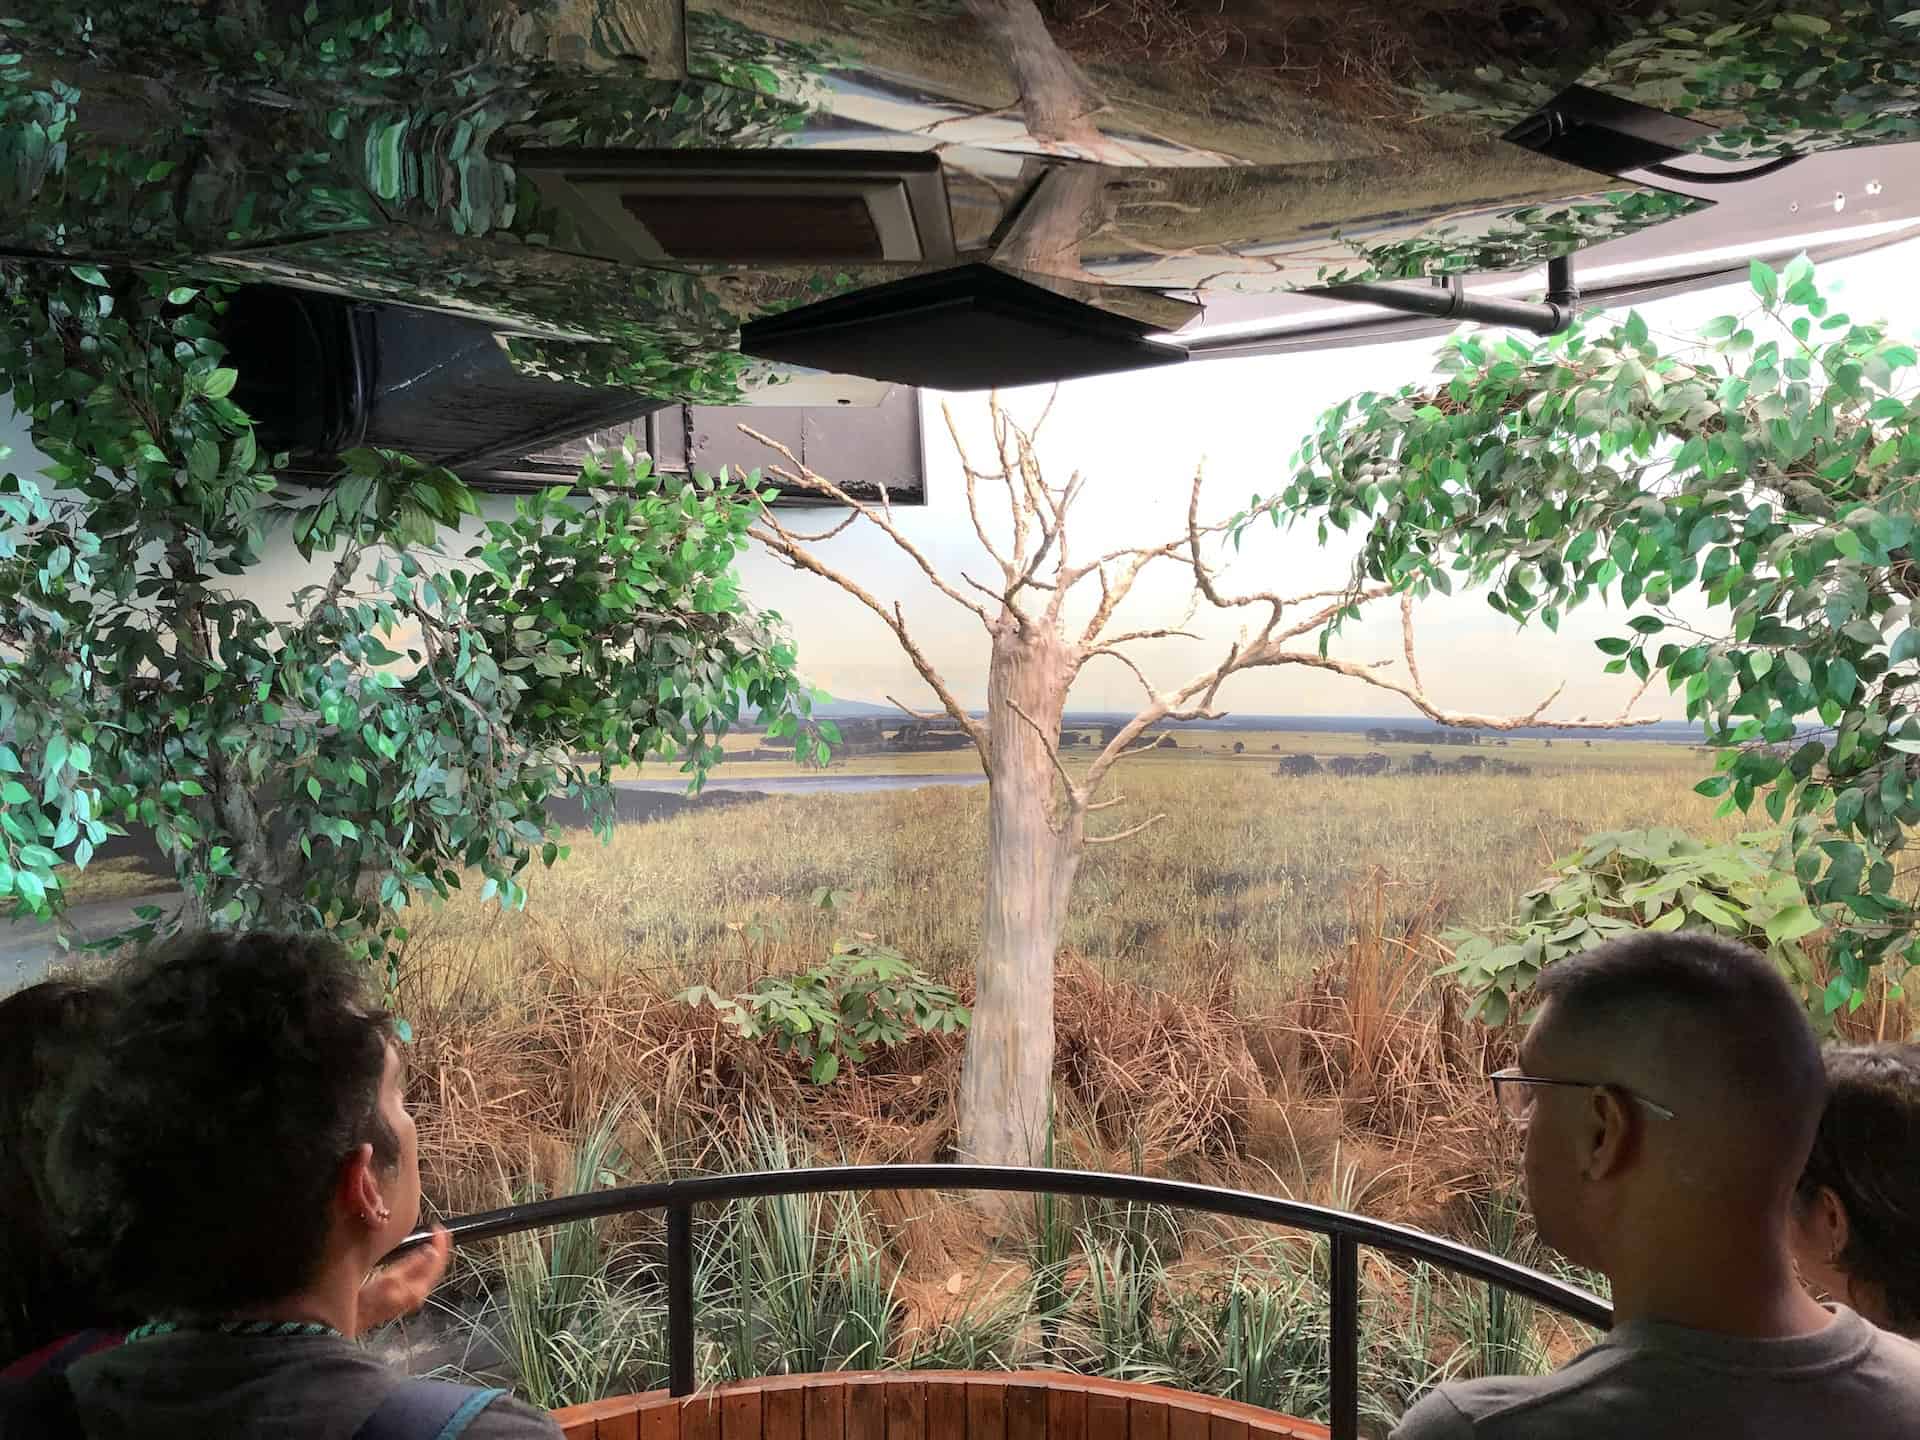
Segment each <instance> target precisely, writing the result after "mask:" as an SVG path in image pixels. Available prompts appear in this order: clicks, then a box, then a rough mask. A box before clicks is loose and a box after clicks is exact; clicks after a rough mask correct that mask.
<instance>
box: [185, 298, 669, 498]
mask: <svg viewBox="0 0 1920 1440" xmlns="http://www.w3.org/2000/svg"><path fill="white" fill-rule="evenodd" d="M221 339H222V340H223V342H224V343H225V344H226V345H227V347H228V353H229V355H230V357H231V363H232V365H233V366H234V368H235V369H237V370H238V371H239V373H240V378H239V380H238V382H237V383H236V384H235V386H234V392H233V399H234V403H235V404H237V405H239V406H240V408H241V409H243V410H245V411H246V412H247V414H248V415H250V416H252V417H253V418H254V421H255V423H256V424H257V425H258V426H259V429H260V439H261V442H262V445H263V447H265V448H267V449H269V450H286V451H289V452H291V464H290V465H289V466H288V473H289V475H290V476H292V477H295V478H303V479H311V480H324V479H327V478H330V477H332V476H333V475H335V474H336V473H337V472H338V470H339V462H338V456H339V454H340V452H341V451H343V450H350V449H352V448H354V447H355V446H359V445H378V446H383V447H385V448H388V449H392V450H400V451H404V452H405V453H406V454H409V455H412V456H414V457H415V458H416V459H420V460H429V461H433V462H436V463H438V464H442V465H447V466H450V467H452V468H453V469H455V470H457V471H461V472H462V473H465V472H466V471H468V470H469V469H474V468H484V467H485V466H486V464H487V463H488V462H489V461H492V460H495V459H497V458H501V457H511V456H519V455H525V454H528V453H529V452H531V451H536V450H539V449H541V448H542V447H543V446H546V445H549V444H552V443H554V442H556V441H561V440H565V439H568V438H570V437H572V436H575V435H579V434H582V433H583V432H585V431H589V430H593V429H596V428H598V427H600V426H604V425H610V424H613V423H614V422H615V421H625V420H632V419H634V418H635V417H637V416H641V415H644V414H645V413H646V412H647V411H648V410H649V409H653V408H656V407H657V406H658V405H660V404H662V403H664V402H661V401H653V400H649V399H648V397H647V396H645V395H639V394H636V393H635V392H634V391H632V390H629V389H626V388H624V387H605V388H603V387H595V386H586V385H572V384H567V383H565V382H563V381H557V380H550V379H546V378H544V377H542V376H539V375H535V374H530V373H528V372H527V371H526V370H525V369H523V368H521V367H519V366H517V365H515V364H514V363H513V361H512V360H511V359H510V358H509V357H508V355H507V353H506V351H505V349H504V348H503V346H502V343H501V339H500V336H499V335H498V334H497V333H496V332H495V331H493V330H491V329H489V328H488V327H487V326H485V325H481V324H477V323H475V322H474V321H471V320H466V319H461V318H458V317H455V316H450V315H443V314H437V313H435V312H433V311H430V310H415V309H411V308H406V307H401V306H392V305H364V304H360V303H357V302H355V301H351V300H346V299H342V298H340V297H338V296H334V295H326V294H321V293H319V292H317V291H307V290H292V289H286V288H281V287H276V286H269V285H256V286H248V287H246V288H244V289H242V290H240V291H239V292H238V293H237V294H236V295H235V296H234V299H233V301H232V303H231V304H230V306H229V308H228V312H227V316H226V319H225V321H224V322H223V325H222V327H221Z"/></svg>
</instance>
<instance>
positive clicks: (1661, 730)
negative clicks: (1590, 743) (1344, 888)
mask: <svg viewBox="0 0 1920 1440" xmlns="http://www.w3.org/2000/svg"><path fill="white" fill-rule="evenodd" d="M813 713H814V714H815V715H816V716H818V717H819V718H821V719H823V720H856V719H878V720H905V719H907V718H909V717H908V715H907V713H906V712H905V711H904V710H902V709H900V707H899V706H897V705H875V704H872V703H870V702H869V701H865V700H842V699H839V698H834V699H830V700H827V701H825V702H823V703H821V704H819V705H816V706H814V709H813ZM972 713H973V714H975V715H978V714H981V713H983V712H981V711H979V710H975V711H973V712H972ZM1132 718H1133V716H1132V714H1131V713H1127V714H1121V713H1118V712H1115V711H1105V710H1069V711H1068V712H1067V714H1066V717H1065V720H1064V721H1063V724H1064V725H1065V727H1066V728H1067V729H1069V730H1071V729H1075V728H1082V729H1091V728H1093V727H1095V726H1098V725H1103V724H1107V725H1111V724H1118V723H1124V722H1126V721H1128V720H1131V719H1132ZM1451 728H1452V727H1450V726H1442V725H1436V724H1434V723H1433V721H1431V720H1428V719H1426V718H1425V717H1424V716H1416V717H1412V718H1409V717H1407V716H1405V715H1252V714H1245V715H1243V714H1232V715H1226V716H1223V717H1222V718H1220V719H1218V720H1186V721H1173V722H1166V723H1163V724H1160V725H1156V726H1155V727H1154V729H1156V730H1299V731H1311V732H1319V733H1326V734H1335V735H1339V734H1364V733H1365V732H1366V731H1368V730H1374V729H1390V730H1416V731H1430V732H1432V733H1433V734H1435V735H1438V734H1439V733H1440V732H1441V731H1443V730H1446V729H1451ZM1500 733H1502V734H1503V735H1511V736H1514V737H1516V738H1519V739H1524V740H1561V739H1573V738H1576V737H1577V738H1580V739H1586V740H1663V741H1668V742H1670V743H1675V744H1685V745H1696V744H1699V743H1700V739H1701V732H1700V726H1699V725H1698V724H1696V723H1694V722H1692V721H1688V720H1661V721H1658V722H1656V723H1655V724H1652V725H1636V726H1632V727H1629V728H1626V729H1621V730H1567V729H1563V728H1561V727H1559V726H1555V725H1529V726H1527V727H1526V728H1525V729H1521V730H1505V731H1502V732H1500Z"/></svg>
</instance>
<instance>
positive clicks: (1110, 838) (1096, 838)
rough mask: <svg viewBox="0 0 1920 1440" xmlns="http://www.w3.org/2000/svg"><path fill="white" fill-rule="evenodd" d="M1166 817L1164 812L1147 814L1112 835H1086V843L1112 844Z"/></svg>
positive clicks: (1130, 836)
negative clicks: (1136, 823) (1140, 819)
mask: <svg viewBox="0 0 1920 1440" xmlns="http://www.w3.org/2000/svg"><path fill="white" fill-rule="evenodd" d="M1166 818H1167V817H1166V816H1165V815H1164V814H1161V815H1149V816H1148V817H1147V818H1146V819H1145V820H1142V821H1141V822H1140V823H1139V824H1138V825H1131V826H1128V827H1127V828H1126V829H1125V830H1119V831H1116V832H1115V833H1113V834H1112V835H1089V836H1087V844H1089V845H1112V844H1115V843H1117V842H1119V841H1121V840H1131V839H1132V838H1133V837H1134V836H1136V835H1138V834H1139V833H1140V832H1141V831H1142V830H1144V829H1146V828H1147V827H1148V826H1149V825H1157V824H1159V823H1160V822H1161V821H1162V820H1164V819H1166Z"/></svg>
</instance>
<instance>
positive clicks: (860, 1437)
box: [847, 1375, 887, 1440]
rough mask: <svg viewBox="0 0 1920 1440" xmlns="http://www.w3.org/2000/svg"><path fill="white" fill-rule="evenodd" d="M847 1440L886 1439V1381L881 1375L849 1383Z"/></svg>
mask: <svg viewBox="0 0 1920 1440" xmlns="http://www.w3.org/2000/svg"><path fill="white" fill-rule="evenodd" d="M847 1440H887V1382H886V1381H885V1380H883V1379H880V1378H879V1377H878V1376H874V1375H862V1376H857V1377H855V1378H854V1379H851V1380H849V1381H847Z"/></svg>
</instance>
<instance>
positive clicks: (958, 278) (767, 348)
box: [740, 265, 1186, 390]
mask: <svg viewBox="0 0 1920 1440" xmlns="http://www.w3.org/2000/svg"><path fill="white" fill-rule="evenodd" d="M1154 333H1156V332H1155V331H1154V328H1153V327H1152V326H1150V325H1147V324H1144V323H1143V322H1141V321H1138V320H1131V319H1128V318H1127V317H1126V316H1124V315H1115V314H1111V313H1110V312H1108V311H1105V310H1101V309H1097V308H1096V307H1094V306H1092V305H1087V304H1084V303H1082V302H1081V301H1078V300H1074V299H1071V298H1069V297H1068V296H1065V295H1060V294H1057V293H1055V292H1054V291H1052V290H1049V289H1046V288H1044V287H1042V286H1039V285H1035V284H1032V283H1030V282H1029V281H1026V280H1022V279H1019V278H1018V277H1016V276H1013V275H1009V274H1007V273H1006V272H1005V271H1004V270H998V269H995V268H994V267H993V266H991V265H963V266H960V267H958V268H955V269H952V270H942V271H939V272H938V273H936V274H932V275H915V276H911V277H909V278H908V279H905V280H896V281H894V282H893V283H891V284H888V285H879V286H875V287H874V288H872V289H870V290H862V291H860V292H858V293H857V294H853V295H843V296H836V297H835V298H833V299H831V300H823V301H821V302H820V303H819V304H816V305H807V306H804V307H802V308H800V309H798V310H788V311H786V312H784V313H783V314H779V315H771V316H768V317H766V318H765V319H761V320H754V321H750V322H749V323H748V324H746V325H743V326H742V327H741V329H740V349H741V350H742V352H744V353H745V354H748V355H754V356H758V357H759V358H760V359H763V360H778V361H781V362H783V363H786V364H789V365H801V366H806V367H808V368H811V369H816V370H832V371H841V372H845V373H848V374H856V375H868V376H872V377H873V378H875V379H878V380H893V381H896V382H899V383H901V384H906V385H922V386H926V387H928V388H931V389H936V390H984V389H988V388H990V387H993V386H1002V385H1005V386H1011V385H1037V384H1044V383H1047V382H1049V381H1055V380H1072V379H1077V378H1079V377H1081V376H1086V375H1104V374H1109V373H1112V372H1113V371H1117V370H1138V369H1143V368H1145V367H1147V366H1152V365H1172V364H1176V363H1178V362H1179V361H1181V360H1184V359H1186V354H1185V352H1184V351H1182V350H1180V349H1178V348H1176V347H1174V346H1170V345H1160V344H1155V343H1154V342H1153V341H1152V340H1151V339H1149V338H1148V337H1149V336H1151V335H1153V334H1154Z"/></svg>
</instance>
